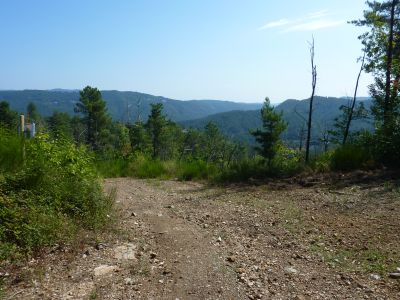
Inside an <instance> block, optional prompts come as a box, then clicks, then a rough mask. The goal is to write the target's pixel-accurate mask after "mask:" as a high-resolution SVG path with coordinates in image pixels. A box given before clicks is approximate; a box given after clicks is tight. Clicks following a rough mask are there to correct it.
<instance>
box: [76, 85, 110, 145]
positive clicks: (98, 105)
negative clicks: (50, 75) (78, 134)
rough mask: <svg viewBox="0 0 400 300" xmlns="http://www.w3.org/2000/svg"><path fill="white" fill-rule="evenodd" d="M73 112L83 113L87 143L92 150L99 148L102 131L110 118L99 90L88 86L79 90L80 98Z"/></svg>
mask: <svg viewBox="0 0 400 300" xmlns="http://www.w3.org/2000/svg"><path fill="white" fill-rule="evenodd" d="M75 112H78V113H81V114H83V122H84V124H85V125H86V132H85V133H86V142H87V144H88V145H89V146H90V147H91V148H92V149H93V150H100V149H101V146H102V141H101V140H102V132H103V131H104V130H106V129H107V128H108V127H109V125H110V123H111V118H110V116H109V115H108V113H107V107H106V102H105V101H104V100H103V98H102V96H101V93H100V91H99V90H98V89H97V88H92V87H90V86H87V87H85V88H84V89H83V90H82V91H81V92H80V99H79V102H78V103H77V104H76V106H75Z"/></svg>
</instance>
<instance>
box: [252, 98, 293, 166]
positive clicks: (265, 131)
mask: <svg viewBox="0 0 400 300" xmlns="http://www.w3.org/2000/svg"><path fill="white" fill-rule="evenodd" d="M261 120H262V129H257V130H255V131H253V132H251V133H252V135H254V136H255V138H256V141H257V142H258V143H259V144H260V147H257V148H256V149H257V150H258V151H259V153H260V154H261V155H262V156H263V157H264V158H265V159H267V161H268V163H269V164H270V163H271V162H272V159H273V158H274V157H275V155H276V151H277V146H278V143H279V140H280V135H281V133H282V132H283V131H284V130H285V129H286V127H287V124H286V123H285V121H283V118H282V112H280V113H278V112H276V111H275V110H274V108H273V106H272V105H271V103H270V101H269V98H268V97H267V98H265V101H264V105H263V107H262V108H261Z"/></svg>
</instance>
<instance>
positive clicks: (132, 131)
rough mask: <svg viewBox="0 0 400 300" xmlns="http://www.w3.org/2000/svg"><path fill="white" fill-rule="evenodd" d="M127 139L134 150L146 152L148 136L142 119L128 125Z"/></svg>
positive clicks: (148, 144)
mask: <svg viewBox="0 0 400 300" xmlns="http://www.w3.org/2000/svg"><path fill="white" fill-rule="evenodd" d="M128 128H129V140H130V143H131V147H132V150H133V151H134V152H141V153H147V152H148V150H149V147H150V138H149V136H148V134H147V131H146V128H145V125H144V124H143V122H142V121H137V122H135V124H133V125H129V126H128Z"/></svg>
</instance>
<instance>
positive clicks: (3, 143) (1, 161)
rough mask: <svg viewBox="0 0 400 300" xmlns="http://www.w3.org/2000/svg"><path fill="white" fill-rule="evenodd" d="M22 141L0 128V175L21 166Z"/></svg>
mask: <svg viewBox="0 0 400 300" xmlns="http://www.w3.org/2000/svg"><path fill="white" fill-rule="evenodd" d="M23 143H24V141H23V139H22V138H20V137H19V136H17V135H15V134H12V133H11V132H10V131H8V130H6V129H4V128H2V127H0V173H2V172H11V171H14V170H17V169H18V168H20V167H21V166H22V164H23V151H22V149H23Z"/></svg>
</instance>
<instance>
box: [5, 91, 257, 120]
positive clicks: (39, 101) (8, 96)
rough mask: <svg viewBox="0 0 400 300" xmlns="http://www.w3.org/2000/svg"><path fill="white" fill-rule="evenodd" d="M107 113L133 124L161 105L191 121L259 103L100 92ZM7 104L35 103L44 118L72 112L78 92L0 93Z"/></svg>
mask: <svg viewBox="0 0 400 300" xmlns="http://www.w3.org/2000/svg"><path fill="white" fill-rule="evenodd" d="M101 93H102V95H103V98H104V100H105V101H106V102H107V107H108V110H109V112H110V114H111V116H112V118H113V119H114V120H120V121H124V122H127V121H128V120H129V121H135V120H136V119H137V118H138V117H139V116H140V117H141V118H142V119H146V118H147V116H148V114H149V112H150V103H158V102H161V103H163V104H164V112H165V114H166V115H167V116H168V117H169V118H171V119H172V120H174V121H182V120H193V119H198V118H203V117H205V116H208V115H211V114H216V113H220V112H226V111H231V110H254V109H260V107H261V105H262V104H261V103H237V102H231V101H218V100H189V101H180V100H173V99H168V98H165V97H159V96H153V95H148V94H143V93H138V92H120V91H102V92H101ZM3 100H5V101H8V102H9V103H10V106H11V108H12V109H14V110H16V111H18V112H21V113H22V112H24V111H25V110H26V107H27V105H28V103H29V102H33V103H35V104H36V106H37V108H38V110H39V112H40V113H41V114H42V115H44V116H49V115H51V114H52V113H53V112H54V111H56V110H57V111H61V112H67V113H70V114H73V113H74V106H75V103H76V102H77V101H78V100H79V91H78V90H64V89H54V90H23V91H0V101H3Z"/></svg>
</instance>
